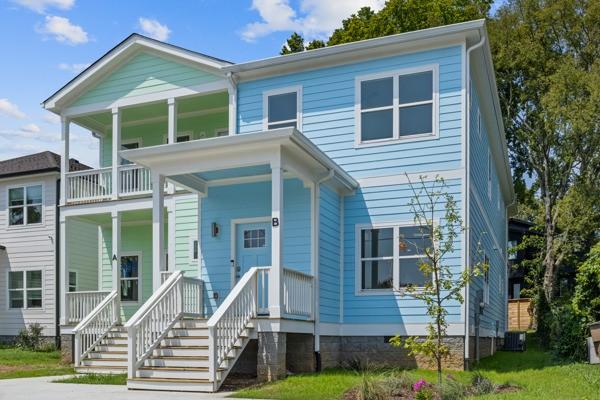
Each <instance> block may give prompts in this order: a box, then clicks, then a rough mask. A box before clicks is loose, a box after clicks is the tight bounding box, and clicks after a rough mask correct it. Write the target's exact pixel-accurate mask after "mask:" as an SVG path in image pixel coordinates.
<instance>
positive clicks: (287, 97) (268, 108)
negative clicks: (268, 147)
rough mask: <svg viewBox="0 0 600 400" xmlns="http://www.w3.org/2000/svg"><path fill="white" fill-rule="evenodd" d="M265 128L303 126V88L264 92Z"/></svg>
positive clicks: (298, 127)
mask: <svg viewBox="0 0 600 400" xmlns="http://www.w3.org/2000/svg"><path fill="white" fill-rule="evenodd" d="M263 115H264V120H263V128H264V129H265V130H269V129H277V128H287V127H294V128H297V129H301V127H302V88H301V87H299V86H295V87H291V88H282V89H275V90H271V91H268V92H265V93H264V94H263Z"/></svg>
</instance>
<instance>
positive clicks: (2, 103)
mask: <svg viewBox="0 0 600 400" xmlns="http://www.w3.org/2000/svg"><path fill="white" fill-rule="evenodd" d="M0 114H4V115H8V116H9V117H14V118H18V119H23V118H25V117H26V115H25V113H24V112H23V111H21V110H19V107H17V105H16V104H13V103H11V102H10V101H8V99H0Z"/></svg>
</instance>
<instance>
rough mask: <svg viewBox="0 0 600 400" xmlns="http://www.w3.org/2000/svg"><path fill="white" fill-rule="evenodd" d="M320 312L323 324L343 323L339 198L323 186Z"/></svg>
mask: <svg viewBox="0 0 600 400" xmlns="http://www.w3.org/2000/svg"><path fill="white" fill-rule="evenodd" d="M319 206H320V207H319V223H320V226H319V293H320V294H319V301H320V304H319V309H320V318H321V322H332V323H337V322H339V320H340V290H341V288H340V235H341V232H340V211H341V210H340V197H339V195H338V194H337V193H336V192H334V191H333V190H331V189H330V188H328V187H327V186H325V185H321V189H320V197H319Z"/></svg>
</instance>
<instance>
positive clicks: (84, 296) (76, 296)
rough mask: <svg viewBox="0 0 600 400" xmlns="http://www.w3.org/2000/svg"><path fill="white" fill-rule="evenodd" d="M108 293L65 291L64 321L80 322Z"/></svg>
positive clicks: (68, 323) (69, 323)
mask: <svg viewBox="0 0 600 400" xmlns="http://www.w3.org/2000/svg"><path fill="white" fill-rule="evenodd" d="M108 294H110V292H109V291H104V292H97V291H89V292H67V293H65V301H66V310H67V315H65V321H66V323H67V325H74V324H78V323H79V322H81V321H82V320H83V319H84V318H85V317H87V316H88V315H89V313H91V312H92V310H93V309H94V308H96V306H97V305H98V304H100V302H101V301H102V300H104V298H105V297H106V296H107V295H108Z"/></svg>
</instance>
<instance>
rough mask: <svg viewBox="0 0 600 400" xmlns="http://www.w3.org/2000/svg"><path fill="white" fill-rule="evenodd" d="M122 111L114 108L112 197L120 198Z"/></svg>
mask: <svg viewBox="0 0 600 400" xmlns="http://www.w3.org/2000/svg"><path fill="white" fill-rule="evenodd" d="M120 150H121V112H120V110H119V109H118V108H116V107H115V108H113V109H112V198H113V200H116V199H117V198H119V166H120V165H121V157H120V156H119V151H120Z"/></svg>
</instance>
